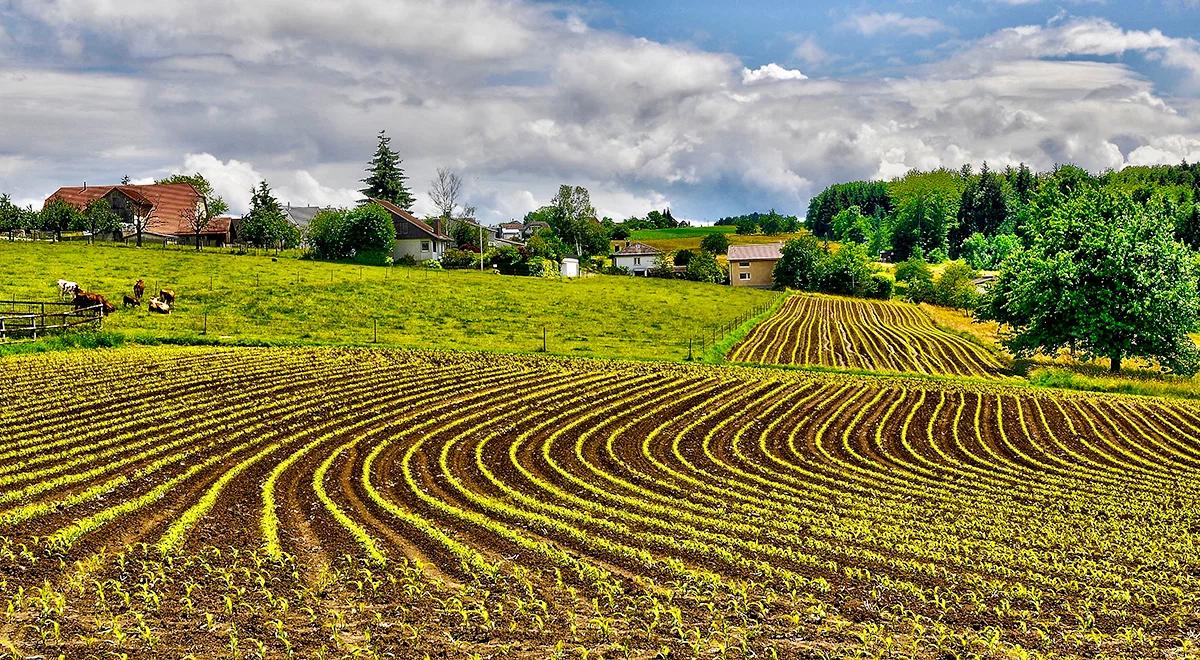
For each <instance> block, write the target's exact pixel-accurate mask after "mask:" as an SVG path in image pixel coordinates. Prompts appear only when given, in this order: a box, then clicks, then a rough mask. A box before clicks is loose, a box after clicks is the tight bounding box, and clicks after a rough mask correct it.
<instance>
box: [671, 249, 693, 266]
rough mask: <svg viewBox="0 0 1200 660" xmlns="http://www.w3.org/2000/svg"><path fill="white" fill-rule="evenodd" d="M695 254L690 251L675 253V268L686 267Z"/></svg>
mask: <svg viewBox="0 0 1200 660" xmlns="http://www.w3.org/2000/svg"><path fill="white" fill-rule="evenodd" d="M695 254H696V253H695V252H692V251H691V250H679V251H678V252H676V253H675V259H674V263H675V265H676V266H686V265H688V262H689V261H691V260H692V256H693V255H695Z"/></svg>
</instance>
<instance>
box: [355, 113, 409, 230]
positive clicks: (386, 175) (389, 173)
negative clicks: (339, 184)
mask: <svg viewBox="0 0 1200 660" xmlns="http://www.w3.org/2000/svg"><path fill="white" fill-rule="evenodd" d="M391 143H392V138H390V137H388V136H387V132H386V131H379V144H378V146H377V147H376V148H375V155H374V156H372V157H371V162H370V163H369V164H368V165H367V178H365V179H363V180H362V182H363V183H365V184H366V187H365V188H363V189H361V190H359V192H361V193H362V194H363V195H365V196H367V197H373V198H375V199H382V200H384V201H387V202H391V203H393V204H395V205H396V206H399V207H400V208H402V209H404V210H405V211H408V210H410V209H411V208H412V205H413V203H414V202H415V201H416V200H415V199H413V196H412V193H411V192H409V190H408V186H407V185H406V184H405V181H407V180H408V176H406V175H405V174H404V170H403V169H402V168H401V167H400V165H401V163H402V162H403V161H401V160H400V156H399V154H397V153H396V152H395V151H392V148H391Z"/></svg>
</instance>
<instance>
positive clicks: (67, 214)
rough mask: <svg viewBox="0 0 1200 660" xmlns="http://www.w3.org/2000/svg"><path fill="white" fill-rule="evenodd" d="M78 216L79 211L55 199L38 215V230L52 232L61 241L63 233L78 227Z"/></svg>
mask: <svg viewBox="0 0 1200 660" xmlns="http://www.w3.org/2000/svg"><path fill="white" fill-rule="evenodd" d="M79 215H80V213H79V209H77V208H75V207H74V206H71V205H70V204H68V203H66V202H64V201H63V200H61V199H59V198H57V197H55V198H54V199H52V200H50V202H49V203H48V204H46V205H45V206H43V207H42V210H41V213H39V214H38V228H39V229H44V230H46V231H52V232H54V235H55V237H57V238H60V239H61V238H62V233H63V232H64V231H66V230H68V229H70V228H71V227H75V226H78V225H79V222H80V220H79Z"/></svg>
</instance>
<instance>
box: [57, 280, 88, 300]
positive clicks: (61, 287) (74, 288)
mask: <svg viewBox="0 0 1200 660" xmlns="http://www.w3.org/2000/svg"><path fill="white" fill-rule="evenodd" d="M80 293H83V289H82V288H80V286H79V283H78V282H72V281H71V280H59V281H58V297H59V298H62V297H63V296H77V295H79V294H80Z"/></svg>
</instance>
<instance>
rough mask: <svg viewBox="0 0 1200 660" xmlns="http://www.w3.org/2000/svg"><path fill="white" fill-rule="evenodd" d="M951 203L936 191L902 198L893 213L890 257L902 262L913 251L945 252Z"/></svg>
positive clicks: (922, 192) (940, 191)
mask: <svg viewBox="0 0 1200 660" xmlns="http://www.w3.org/2000/svg"><path fill="white" fill-rule="evenodd" d="M953 208H954V204H953V203H952V201H951V199H950V198H949V197H947V196H946V192H945V191H943V190H939V189H926V190H921V191H918V192H915V193H914V194H912V195H911V196H909V197H906V198H905V199H904V201H903V202H902V203H901V204H900V207H899V208H898V209H897V210H896V219H895V221H894V224H893V227H892V252H893V255H894V258H896V259H900V260H904V259H908V258H909V257H911V256H912V255H913V254H914V253H915V252H916V250H917V248H920V249H921V252H922V253H925V254H928V253H929V252H932V251H933V250H937V249H945V247H946V235H947V231H948V230H949V225H950V223H951V219H952V217H953V215H952V209H953Z"/></svg>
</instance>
